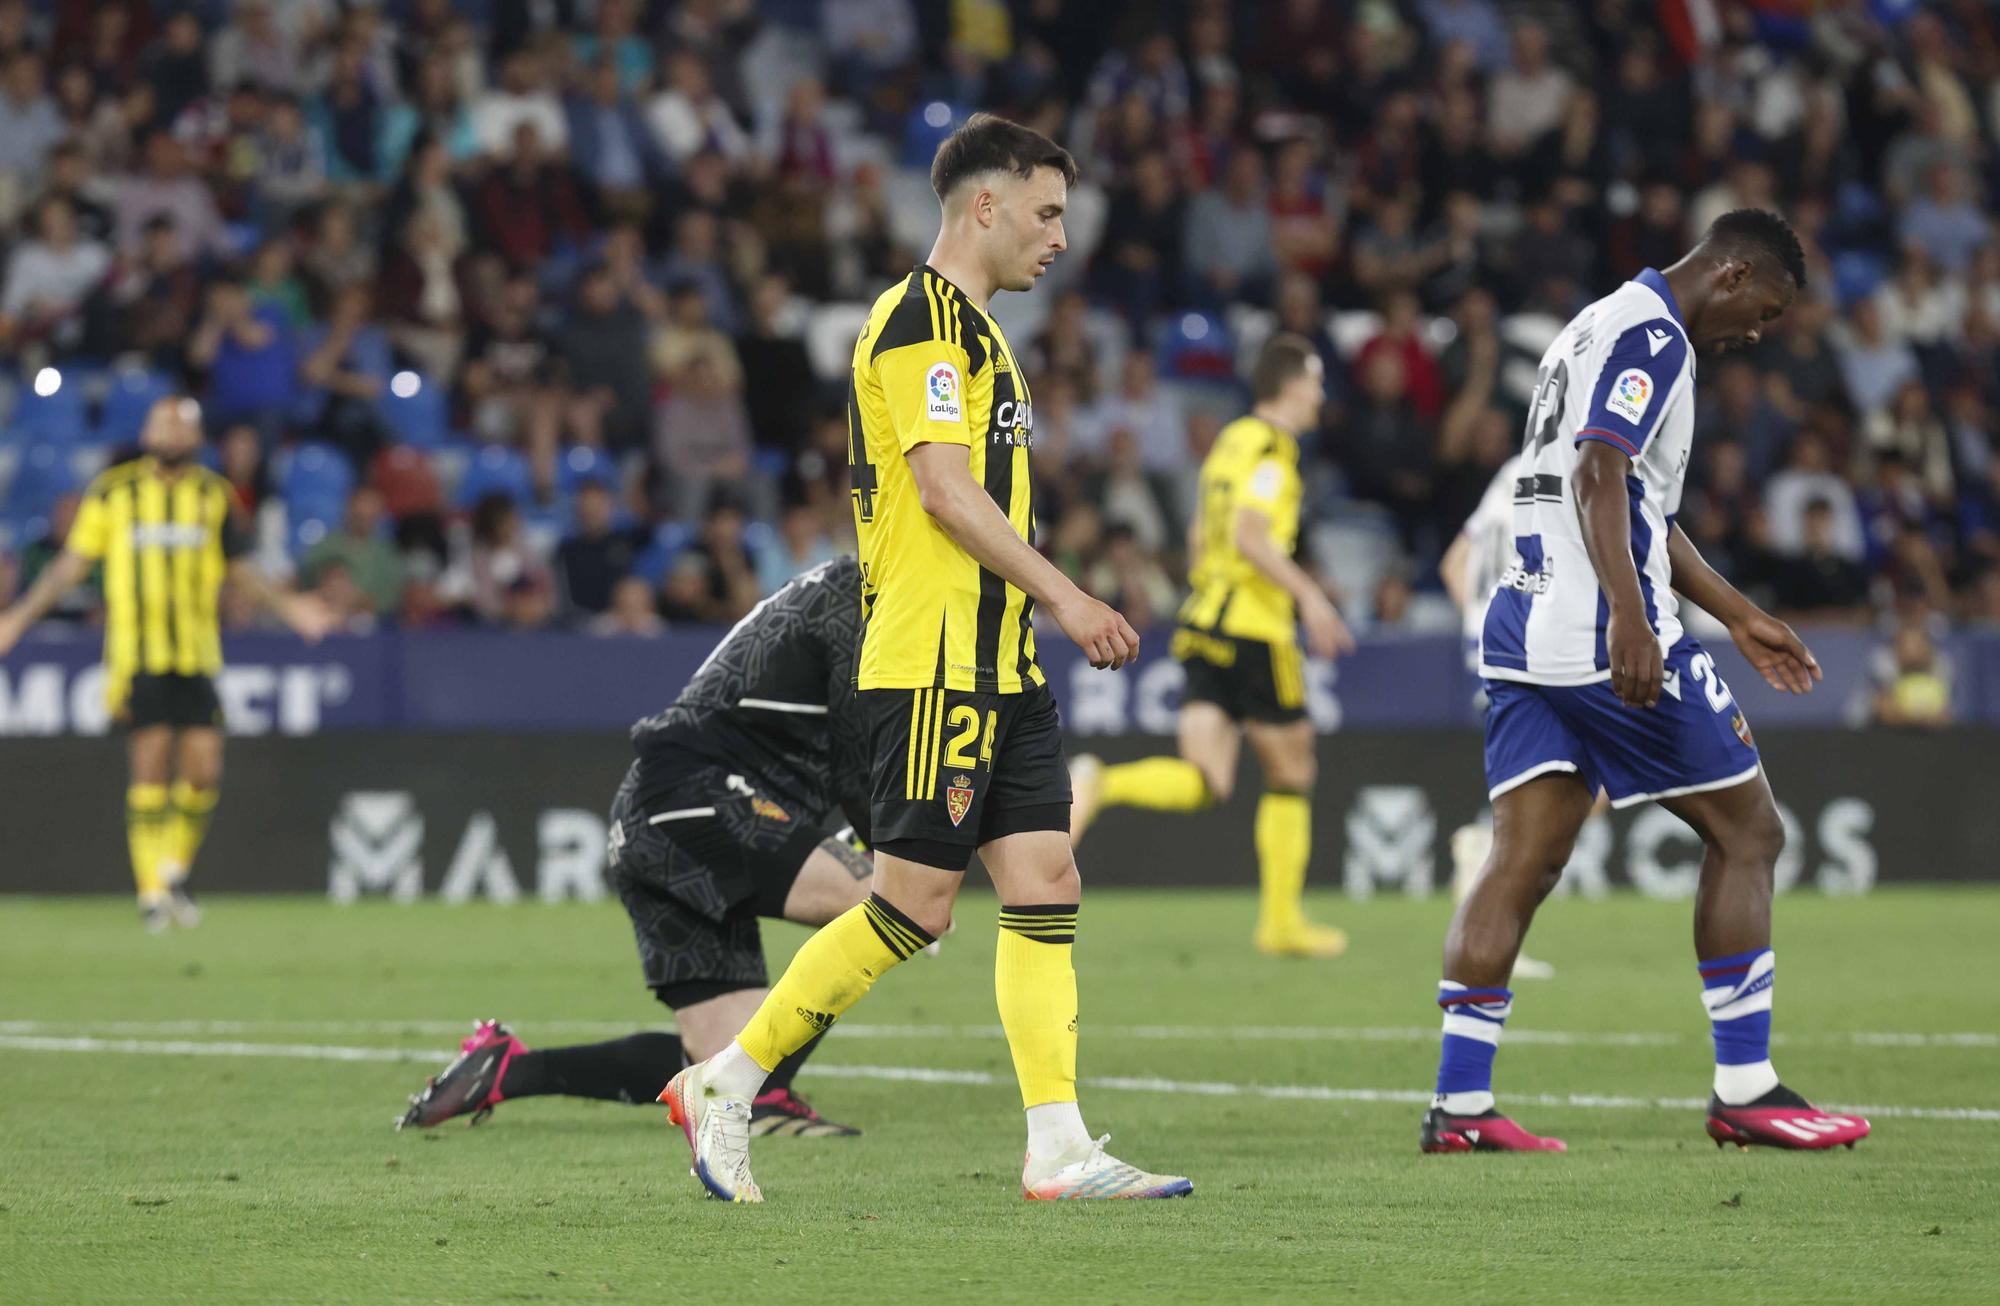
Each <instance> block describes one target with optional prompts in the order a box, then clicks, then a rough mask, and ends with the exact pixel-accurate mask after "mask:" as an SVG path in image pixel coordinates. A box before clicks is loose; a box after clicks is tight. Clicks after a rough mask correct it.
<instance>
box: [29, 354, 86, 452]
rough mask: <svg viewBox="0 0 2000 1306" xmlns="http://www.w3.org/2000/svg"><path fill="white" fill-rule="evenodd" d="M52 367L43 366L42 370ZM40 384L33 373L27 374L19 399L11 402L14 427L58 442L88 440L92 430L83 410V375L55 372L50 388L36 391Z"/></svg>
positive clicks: (75, 442)
mask: <svg viewBox="0 0 2000 1306" xmlns="http://www.w3.org/2000/svg"><path fill="white" fill-rule="evenodd" d="M53 370H54V369H50V368H44V369H43V371H45V372H46V371H53ZM41 388H42V387H41V386H40V385H39V384H38V378H37V377H29V378H27V381H26V383H25V384H24V385H22V387H21V398H20V402H19V403H17V404H16V405H15V406H14V422H13V424H14V428H15V429H16V430H18V431H21V432H24V433H25V434H26V435H27V437H28V438H29V439H31V440H45V441H54V442H56V443H60V444H86V443H89V441H90V440H91V438H92V432H91V429H90V422H89V416H88V414H87V412H86V411H85V408H86V402H85V399H84V390H83V379H82V378H81V377H78V376H76V375H73V374H64V373H60V372H58V373H56V384H55V389H54V390H53V391H51V392H50V393H48V394H41V393H39V392H38V391H39V390H40V389H41Z"/></svg>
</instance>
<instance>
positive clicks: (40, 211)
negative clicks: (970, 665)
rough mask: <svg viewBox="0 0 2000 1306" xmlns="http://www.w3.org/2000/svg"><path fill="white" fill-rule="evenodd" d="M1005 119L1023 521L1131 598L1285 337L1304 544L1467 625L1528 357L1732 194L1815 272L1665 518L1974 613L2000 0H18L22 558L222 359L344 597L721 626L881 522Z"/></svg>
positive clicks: (248, 455)
mask: <svg viewBox="0 0 2000 1306" xmlns="http://www.w3.org/2000/svg"><path fill="white" fill-rule="evenodd" d="M975 107H979V108H988V109H994V110H997V111H1000V112H1004V113H1008V114H1010V115H1012V116H1015V117H1018V118H1020V119H1022V120H1023V121H1026V122H1028V123H1031V124H1032V125H1034V126H1036V127H1038V128H1040V129H1041V130H1043V131H1046V132H1048V133H1050V134H1051V135H1053V136H1055V137H1057V138H1058V139H1060V140H1062V141H1064V142H1065V143H1067V144H1068V145H1070V146H1071V148H1072V149H1073V150H1074V151H1075V152H1076V154H1077V155H1078V157H1079V159H1080V160H1081V161H1082V163H1083V166H1084V181H1083V183H1082V184H1081V185H1080V186H1079V187H1078V188H1077V190H1076V191H1075V192H1074V193H1073V195H1072V207H1071V212H1070V216H1069V235H1070V243H1071V248H1070V252H1069V253H1068V255H1067V256H1066V257H1065V258H1064V259H1063V260H1061V261H1059V262H1058V264H1057V267H1056V270H1055V272H1054V273H1053V274H1052V276H1051V278H1050V281H1051V284H1050V285H1049V286H1047V287H1045V288H1043V289H1039V290H1037V291H1036V292H1035V293H1034V294H1031V295H1007V296H1002V298H1001V301H1000V302H998V303H997V304H996V306H995V308H996V315H997V316H998V317H999V319H1000V320H1001V322H1002V323H1003V325H1004V326H1005V327H1006V328H1007V330H1008V332H1009V334H1010V337H1011V338H1012V339H1013V341H1014V343H1015V345H1016V348H1017V350H1018V351H1019V352H1021V353H1022V354H1023V356H1024V358H1026V359H1027V360H1029V361H1028V366H1029V369H1030V381H1031V385H1032V389H1033V393H1034V396H1035V408H1036V413H1035V429H1036V440H1037V450H1036V456H1037V463H1038V475H1037V487H1038V492H1039V493H1040V494H1041V496H1042V502H1041V504H1040V505H1039V511H1040V518H1041V523H1042V536H1041V538H1042V541H1043V543H1044V544H1045V546H1046V547H1047V548H1048V550H1049V551H1050V553H1051V554H1052V556H1053V557H1055V558H1056V559H1057V560H1058V562H1059V563H1060V564H1061V565H1062V566H1063V567H1064V568H1065V569H1067V570H1069V571H1070V572H1071V573H1073V574H1075V575H1077V576H1078V577H1080V578H1081V579H1083V580H1085V581H1086V582H1087V583H1088V584H1089V586H1090V587H1091V588H1093V589H1094V590H1095V591H1096V592H1098V593H1099V594H1101V595H1103V596H1105V597H1107V598H1109V599H1111V600H1113V601H1114V602H1116V603H1117V604H1119V605H1120V606H1121V607H1123V608H1124V609H1125V611H1126V612H1127V613H1128V614H1129V615H1130V616H1131V617H1132V618H1133V620H1134V622H1135V623H1136V624H1138V625H1140V626H1141V627H1144V626H1145V625H1147V624H1148V623H1150V622H1153V621H1157V620H1162V619H1166V618H1168V617H1170V616H1171V613H1172V610H1173V608H1174V605H1175V603H1176V601H1177V587H1178V585H1179V582H1180V577H1181V563H1180V554H1181V551H1182V541H1183V539H1184V537H1185V530H1186V525H1187V521H1188V518H1189V515H1190V512H1191V510H1192V507H1193V504H1192V502H1191V497H1192V494H1193V490H1194V485H1195V472H1196V468H1197V465H1198V462H1199V460H1200V458H1201V455H1202V454H1203V452H1204V451H1205V450H1206V448H1207V447H1208V444H1209V442H1210V441H1211V440H1212V439H1213V438H1214V435H1215V433H1216V431H1217V430H1218V429H1219V427H1220V425H1221V424H1222V422H1223V421H1226V420H1227V419H1228V418H1229V417H1231V416H1233V415H1234V414H1235V413H1237V412H1239V411H1241V408H1242V406H1243V396H1242V393H1241V391H1240V390H1239V388H1238V385H1237V382H1236V378H1237V377H1238V376H1239V375H1240V373H1241V371H1242V367H1241V364H1242V362H1243V361H1244V360H1245V359H1246V358H1247V357H1248V356H1250V355H1251V354H1252V353H1254V351H1255V349H1256V348H1257V346H1258V345H1259V344H1260V343H1261V341H1262V340H1263V339H1264V338H1266V337H1267V336H1268V334H1269V333H1270V332H1271V331H1272V330H1274V329H1277V328H1286V329H1290V330H1295V331H1299V332H1302V333H1304V334H1306V335H1308V336H1309V337H1310V338H1312V339H1313V340H1314V341H1315V342H1316V343H1317V344H1318V346H1319V348H1320V349H1321V351H1322V353H1323V354H1324V355H1325V359H1326V363H1327V372H1328V376H1329V379H1330V380H1329V389H1330V391H1331V403H1330V404H1329V407H1328V411H1327V413H1326V415H1325V419H1324V422H1323V425H1322V429H1321V430H1320V431H1319V432H1317V433H1316V434H1315V435H1313V436H1312V437H1310V438H1309V440H1308V449H1309V456H1310V469H1309V474H1308V476H1309V486H1310V491H1309V513H1310V517H1311V520H1312V522H1313V523H1314V524H1313V525H1312V526H1311V528H1310V529H1309V531H1308V541H1309V549H1310V553H1311V555H1312V558H1313V559H1314V561H1315V563H1316V565H1317V566H1318V568H1319V570H1320V574H1321V575H1322V576H1323V577H1324V578H1325V580H1326V582H1327V584H1328V585H1329V587H1330V588H1331V589H1332V590H1333V591H1334V592H1335V594H1336V595H1337V597H1338V598H1339V599H1340V601H1341V602H1342V604H1343V606H1344V608H1345V609H1346V611H1347V612H1348V614H1349V615H1350V618H1351V619H1352V620H1354V621H1355V622H1356V624H1357V625H1359V626H1360V627H1362V628H1364V629H1366V628H1375V629H1384V628H1387V629H1417V630H1427V629H1455V627H1456V617H1455V615H1454V614H1452V613H1451V612H1450V611H1449V610H1448V605H1447V604H1446V602H1445V600H1444V599H1443V596H1442V594H1441V593H1440V592H1439V587H1438V584H1437V579H1436V569H1435V566H1436V561H1437V559H1438V557H1439V555H1440V553H1441V552H1442V550H1443V548H1444V547H1445V546H1446V545H1447V544H1448V543H1449V541H1450V539H1451V537H1452V535H1453V534H1454V533H1455V531H1456V530H1457V528H1458V525H1459V524H1460V522H1461V521H1462V520H1463V519H1464V518H1465V516H1466V515H1467V514H1468V513H1469V512H1470V511H1471V509H1472V507H1473V505H1474V503H1475V502H1476V500H1477V499H1478V497H1479V494H1480V492H1481V490H1482V489H1483V488H1484V487H1485V485H1486V483H1487V482H1488V480H1489V479H1490V478H1491V476H1492V474H1493V471H1494V469H1495V468H1496V467H1497V466H1498V465H1499V464H1500V462H1501V461H1503V460H1504V459H1505V458H1507V457H1508V456H1509V455H1510V454H1511V453H1512V452H1513V450H1514V447H1515V446H1516V444H1517V443H1518V438H1519V437H1518V432H1519V428H1520V422H1521V420H1522V415H1523V410H1524V407H1525V401H1526V399H1527V397H1528V393H1529V391H1530V390H1531V388H1532V385H1533V380H1534V373H1535V365H1536V360H1537V357H1538V355H1539V353H1540V351H1541V349H1542V348H1543V347H1544V345H1545V344H1546V343H1547V341H1548V340H1549V339H1551V338H1553V336H1554V334H1555V332H1556V331H1557V330H1558V328H1559V327H1560V326H1561V324H1562V322H1563V320H1564V319H1565V318H1566V317H1567V316H1568V315H1569V314H1571V313H1572V312H1574V311H1575V310H1576V309H1577V308H1579V307H1580V306H1582V305H1583V304H1584V303H1586V302H1588V301H1589V300H1591V299H1593V298H1595V297H1597V296H1598V295H1600V294H1602V293H1604V292H1605V291H1607V290H1608V289H1609V288H1610V287H1611V286H1613V285H1614V284H1615V283H1616V282H1617V281H1619V280H1620V279H1623V278H1625V277H1627V276H1629V275H1631V274H1632V273H1634V272H1636V271H1637V270H1638V269H1640V268H1641V267H1644V266H1647V265H1649V264H1650V265H1655V266H1664V265H1665V264H1666V263H1668V262H1670V261H1672V260H1673V259H1674V258H1676V257H1677V256H1678V255H1679V254H1680V253H1681V252H1682V251H1683V250H1684V249H1685V248H1686V246H1687V245H1688V244H1689V243H1690V242H1691V240H1692V239H1693V237H1695V236H1696V235H1698V234H1699V232H1700V231H1701V230H1702V228H1703V227H1704V226H1705V224H1706V223H1707V222H1708V221H1709V219H1711V218H1712V217H1714V216H1715V215H1716V214H1718V213H1721V212H1723V211H1725V210H1727V209H1730V208H1735V207H1739V206H1742V205H1767V206H1774V207H1777V208H1780V209H1781V210H1783V211H1784V212H1785V213H1786V214H1787V215H1788V216H1789V217H1790V218H1791V219H1792V221H1793V222H1794V223H1795V224H1796V225H1797V226H1798V228H1799V230H1800V232H1801V235H1802V237H1803V239H1804V241H1805V244H1806V248H1807V251H1808V257H1809V267H1810V271H1811V278H1812V284H1811V286H1810V288H1809V291H1808V293H1807V294H1806V295H1805V296H1804V297H1803V298H1802V300H1801V302H1800V303H1799V305H1798V306H1797V307H1796V308H1795V309H1794V310H1793V311H1792V312H1791V314H1790V315H1789V316H1788V318H1787V319H1786V320H1785V321H1784V322H1783V323H1782V324H1781V325H1780V327H1779V329H1778V330H1776V331H1775V332H1773V333H1772V336H1771V338H1770V339H1768V340H1766V341H1765V342H1764V343H1763V344H1762V345H1761V346H1759V347H1758V348H1757V349H1755V350H1754V351H1751V352H1749V353H1747V354H1743V355H1738V356H1733V357H1728V358H1723V359H1710V360H1704V362H1703V373H1704V374H1703V376H1702V389H1701V406H1700V410H1699V419H1698V431H1697V434H1698V441H1697V449H1698V453H1697V456H1696V466H1695V468H1694V470H1693V472H1692V478H1691V498H1690V501H1689V502H1688V503H1687V504H1686V505H1685V506H1684V508H1683V510H1682V514H1681V518H1680V520H1681V522H1682V523H1683V525H1684V526H1685V527H1686V528H1687V529H1688V530H1689V531H1690V533H1691V534H1692V535H1693V536H1694V537H1695V539H1696V540H1697V541H1698V543H1699V544H1700V545H1701V546H1702V548H1703V549H1704V550H1706V551H1707V553H1708V554H1709V556H1710V557H1711V559H1713V560H1714V561H1716V562H1717V564H1718V565H1719V566H1720V567H1721V568H1722V569H1723V570H1724V571H1725V572H1726V573H1728V574H1731V575H1733V576H1734V577H1736V578H1737V579H1738V580H1739V582H1740V583H1742V584H1744V585H1745V587H1746V588H1749V589H1752V590H1754V591H1757V592H1758V593H1759V594H1760V596H1761V597H1763V598H1765V599H1767V600H1768V601H1770V602H1772V603H1774V604H1775V605H1776V606H1777V607H1778V608H1779V609H1780V610H1781V611H1784V612H1787V613H1789V614H1791V615H1794V616H1798V617H1802V618H1804V619H1806V620H1812V621H1819V622H1847V623H1853V624H1863V623H1870V622H1874V621H1879V620H1886V619H1891V618H1894V619H1898V620H1900V621H1901V622H1902V623H1903V624H1904V625H1906V626H1907V625H1912V624H1917V625H1921V624H1925V623H1929V624H1942V623H1947V622H1965V623H2000V457H1996V436H1995V417H1994V415H1995V413H1996V412H2000V244H1996V243H1995V242H1994V240H1993V228H1992V223H1991V221H1990V220H1989V217H1988V209H1989V206H1990V197H1991V195H1992V193H1993V188H1994V185H1995V182H1996V180H2000V170H1996V163H2000V155H1996V152H1995V146H1996V142H2000V12H1996V11H1995V10H1994V9H1993V8H1992V7H1990V6H1989V5H1987V4H1985V3H1981V2H1980V0H1940V2H1939V3H1935V4H1917V3H1911V2H1909V0H1900V2H1899V0H1823V2H1820V3H1806V2H1805V0H1657V2H1656V0H1574V2H1571V0H1262V2H1261V3H1252V2H1250V0H1237V2H1236V3H1231V2H1230V0H1181V2H1180V3H1159V4H1150V5H1140V4H1132V5H1112V4H1084V3H1076V2H1074V0H1071V2H1069V3H1064V2H1062V0H951V2H950V3H945V2H944V0H938V2H936V3H918V2H916V0H284V2H283V3H274V2H270V0H261V2H260V0H235V3H225V2H223V0H209V2H208V3H191V4H170V3H164V2H163V0H92V2H90V3H78V2H73V0H39V2H34V0H0V239H4V243H5V274H4V284H0V346H4V349H5V351H6V356H7V358H8V360H9V366H8V368H7V373H8V379H7V381H6V382H5V383H4V388H5V391H6V393H5V394H4V395H0V432H3V433H0V557H4V559H5V565H4V566H0V598H4V597H5V596H6V595H7V594H8V593H11V592H12V591H13V590H14V589H16V588H17V587H18V586H19V585H21V584H22V583H24V582H25V580H26V579H27V578H28V577H30V576H32V574H33V573H34V572H35V570H36V569H37V568H38V567H39V566H41V565H43V564H44V563H45V562H46V561H47V559H48V558H49V557H50V556H52V554H53V552H54V551H55V550H56V549H57V548H58V547H59V545H60V542H61V539H62V536H63V533H64V531H65V530H66V529H67V525H68V521H69V518H70V516H71V514H72V513H73V511H74V505H75V491H76V489H77V488H78V487H79V486H80V485H81V484H82V482H83V481H84V480H85V479H86V478H87V477H88V475H89V474H90V473H91V472H92V471H93V470H94V469H95V468H97V467H99V466H101V465H103V463H104V462H105V461H106V460H107V459H109V458H112V457H116V456H119V451H120V450H122V449H126V448H129V446H130V444H131V442H132V440H133V437H134V436H135V434H136V431H137V429H138V423H139V421H140V419H141V417H142V416H143V413H144V412H145V409H146V406H147V404H148V403H149V402H150V401H151V400H152V398H154V397H155V396H157V395H158V394H160V393H163V392H165V391H167V390H168V389H170V388H174V387H188V388H191V389H192V391H193V392H194V393H196V394H197V395H199V396H200V397H201V398H202V399H203V400H204V402H205V405H206V412H207V416H208V428H209V432H210V436H211V445H210V449H209V455H210V456H211V458H212V460H213V462H214V465H215V466H217V467H218V468H219V469H220V470H221V471H222V472H223V473H224V474H225V475H227V476H228V478H229V479H230V480H231V481H232V482H233V483H234V484H235V486H236V489H237V492H238V494H239V496H240V498H241V502H242V507H243V510H244V512H245V513H246V514H247V515H248V516H249V517H250V518H252V519H253V520H254V521H255V523H256V525H257V528H258V539H259V541H260V545H259V547H260V552H261V553H262V555H263V556H264V557H265V559H266V561H267V562H268V563H269V564H270V565H271V566H272V568H273V569H274V570H277V571H279V572H283V573H294V574H296V575H297V577H298V580H299V583H300V584H301V585H303V586H305V587H308V588H313V589H316V590H318V591H319V592H321V593H322V594H323V595H325V596H326V597H327V598H328V599H329V600H331V601H334V602H336V603H338V604H339V605H341V607H342V609H343V610H344V611H346V612H347V613H348V614H350V616H351V619H352V625H353V626H354V627H355V628H356V629H366V628H369V627H370V626H372V625H375V624H377V623H389V624H402V625H420V626H421V625H432V624H443V623H456V622H476V623H485V624H496V625H512V626H516V627H521V628H534V627H542V626H546V625H551V624H562V625H568V626H575V627H581V628H586V629H590V630H594V631H601V632H606V633H629V634H644V633H648V632H651V631H657V630H659V629H662V628H664V626H665V624H666V623H671V622H681V621H692V622H717V621H728V620H731V619H733V618H735V617H737V616H739V615H741V614H742V613H743V612H744V611H745V610H747V608H748V607H749V606H750V605H751V604H752V603H754V602H755V601H756V599H757V598H758V596H759V595H761V594H763V593H766V592H768V591H769V590H771V589H772V588H774V587H775V586H776V585H778V584H780V583H782V581H783V580H784V579H785V578H786V577H788V576H790V575H791V574H793V573H794V572H795V571H797V570H798V569H800V568H801V567H803V566H806V565H809V564H811V563H812V562H814V561H816V560H818V559H821V558H824V557H826V556H829V555H830V554H832V553H834V552H836V551H839V550H842V549H845V548H848V547H849V541H850V539H851V525H850V521H849V506H848V503H849V500H848V488H847V473H846V468H845V444H846V422H845V416H844V389H845V377H846V364H847V354H848V351H849V350H850V349H851V346H852V342H853V339H854V334H855V331H856V329H857V328H858V326H859V324H860V321H861V318H862V317H863V315H864V314H865V311H866V306H867V302H868V300H869V299H871V298H872V297H873V296H874V295H875V294H876V293H878V292H879V291H880V290H881V289H882V288H883V287H885V286H886V285H887V284H889V283H890V282H891V281H892V280H894V279H896V278H898V277H900V276H902V275H903V274H904V273H906V272H907V271H908V270H909V268H910V266H911V265H912V264H914V263H915V262H917V261H919V260H920V259H921V258H922V257H923V256H924V254H925V253H926V251H927V249H928V247H929V240H930V238H931V235H932V234H933V232H934V230H935V220H936V210H935V203H934V201H933V199H932V198H931V196H930V194H929V190H928V186H927V183H926V180H925V169H926V168H927V166H928V163H929V160H930V156H931V153H932V151H933V149H934V147H935V145H936V143H937V142H938V141H939V140H940V139H942V137H943V136H944V135H945V134H946V133H947V132H949V131H950V130H951V128H952V127H953V125H955V124H956V123H958V122H960V121H962V120H963V119H964V118H965V117H966V116H967V115H968V114H969V113H970V112H971V111H972V110H973V109H974V108H975ZM90 608H91V601H90V599H89V597H88V596H87V595H86V596H82V597H80V598H78V599H77V601H76V603H75V604H74V605H73V606H72V607H71V609H70V610H69V612H68V616H69V617H71V618H72V619H79V620H87V619H88V618H89V616H90Z"/></svg>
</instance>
